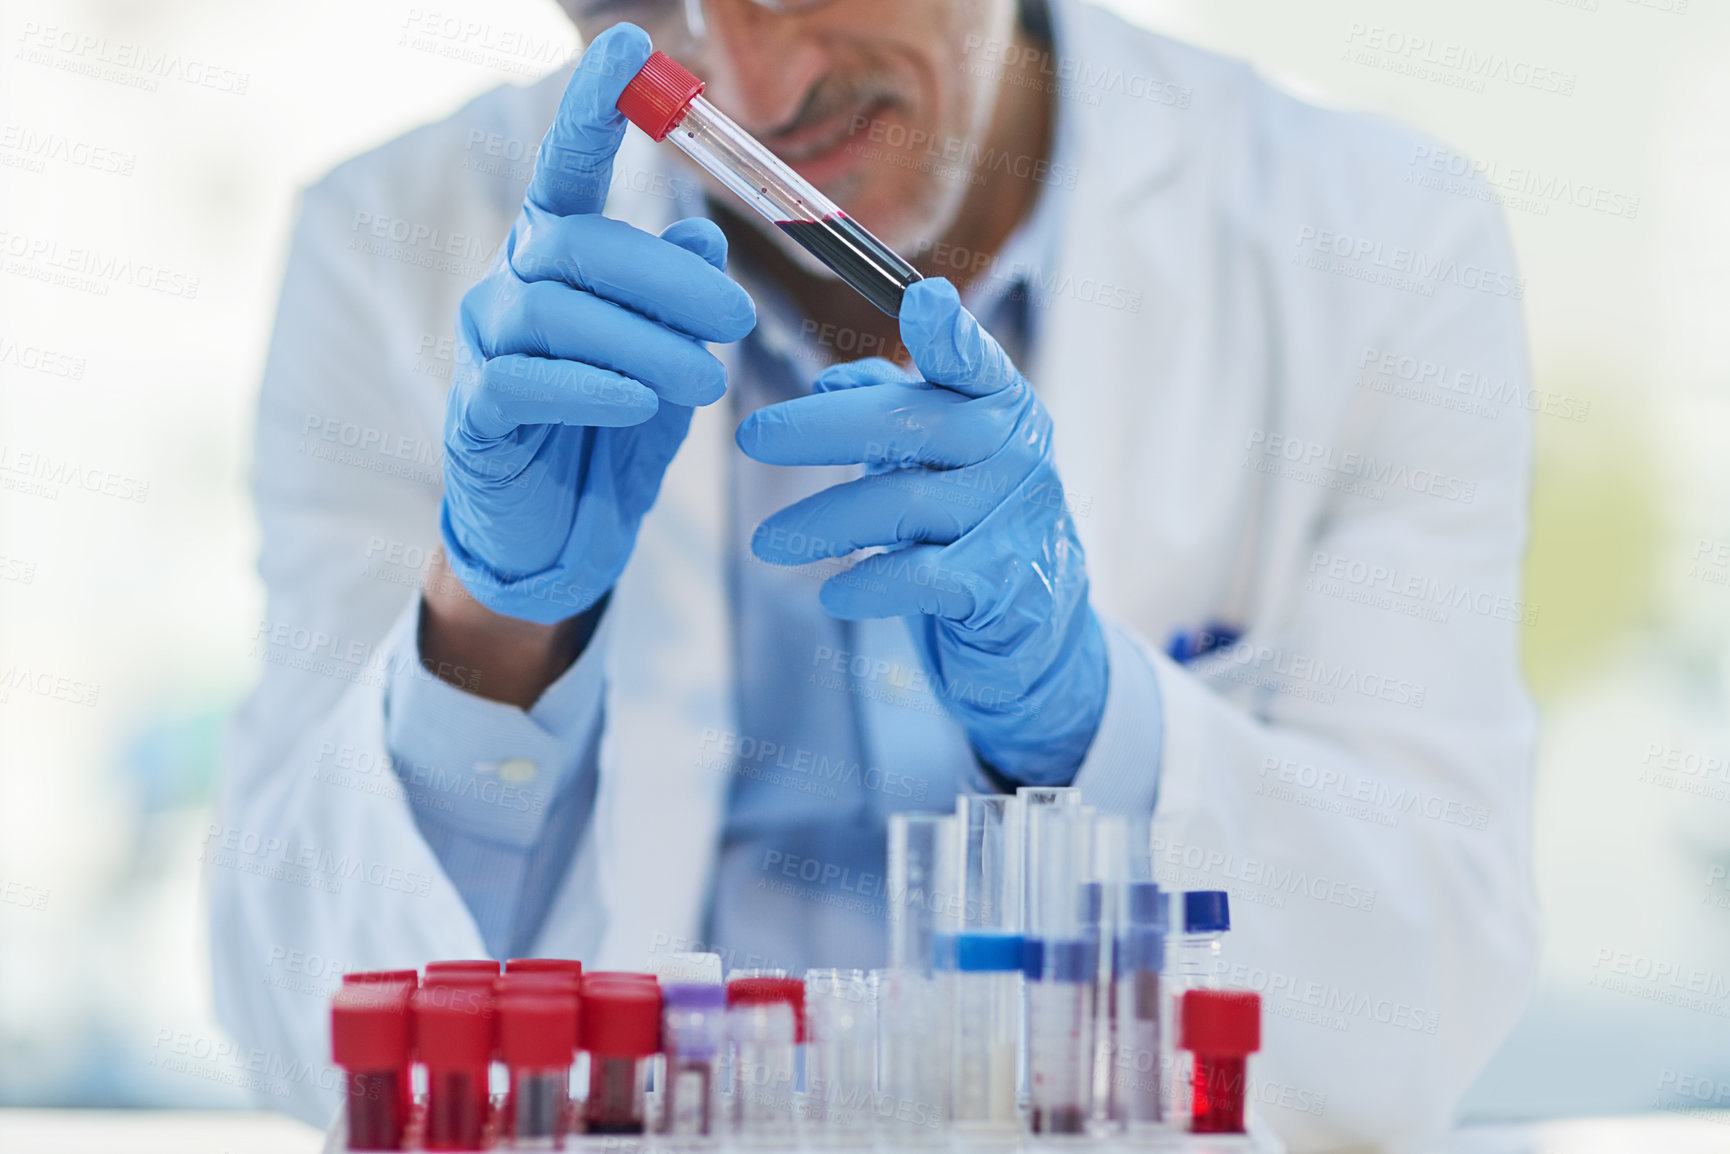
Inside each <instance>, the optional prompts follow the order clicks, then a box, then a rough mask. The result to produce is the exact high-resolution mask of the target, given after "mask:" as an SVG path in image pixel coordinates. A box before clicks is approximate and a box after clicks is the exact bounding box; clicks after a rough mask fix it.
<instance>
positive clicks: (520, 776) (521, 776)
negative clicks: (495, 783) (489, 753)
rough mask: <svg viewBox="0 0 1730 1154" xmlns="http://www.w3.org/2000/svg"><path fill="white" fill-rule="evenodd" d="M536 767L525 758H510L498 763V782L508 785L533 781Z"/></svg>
mask: <svg viewBox="0 0 1730 1154" xmlns="http://www.w3.org/2000/svg"><path fill="white" fill-rule="evenodd" d="M537 769H538V767H537V766H536V765H535V763H534V762H532V761H530V760H529V759H528V758H526V757H511V758H506V759H505V760H504V761H501V762H499V780H500V781H503V782H506V783H507V784H510V785H522V784H523V783H524V782H529V781H533V780H534V779H535V773H536V772H537Z"/></svg>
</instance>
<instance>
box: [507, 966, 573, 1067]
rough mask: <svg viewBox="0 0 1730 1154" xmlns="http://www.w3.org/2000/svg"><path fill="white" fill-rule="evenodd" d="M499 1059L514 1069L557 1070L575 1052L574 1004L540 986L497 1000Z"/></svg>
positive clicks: (519, 989)
mask: <svg viewBox="0 0 1730 1154" xmlns="http://www.w3.org/2000/svg"><path fill="white" fill-rule="evenodd" d="M498 1010H499V1056H500V1057H501V1058H503V1059H504V1060H505V1064H506V1065H507V1066H510V1067H512V1068H513V1069H514V1068H518V1067H530V1068H534V1069H543V1070H544V1069H560V1068H562V1067H565V1066H569V1065H570V1064H571V1056H572V1054H573V1053H575V1051H576V1048H577V1000H576V999H575V998H573V997H571V996H570V995H569V993H568V992H566V993H563V994H561V993H560V991H559V990H557V989H553V988H548V987H546V986H542V987H541V988H540V989H538V990H535V989H529V988H523V987H513V988H511V989H509V990H507V991H505V992H504V993H503V994H501V995H500V996H499V1003H498Z"/></svg>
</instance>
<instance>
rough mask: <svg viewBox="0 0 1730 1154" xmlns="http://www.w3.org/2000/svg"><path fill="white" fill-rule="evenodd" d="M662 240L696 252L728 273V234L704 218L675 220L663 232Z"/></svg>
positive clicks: (693, 217) (687, 250) (688, 217)
mask: <svg viewBox="0 0 1730 1154" xmlns="http://www.w3.org/2000/svg"><path fill="white" fill-rule="evenodd" d="M661 239H662V240H664V241H666V242H667V243H668V244H676V245H678V246H679V247H680V248H682V249H684V250H685V251H686V252H694V253H696V254H697V255H698V256H700V257H702V258H703V259H704V260H706V261H708V262H709V263H710V264H712V265H714V266H715V267H716V268H717V269H720V270H721V271H722V272H726V271H727V234H726V233H724V232H722V231H721V226H720V225H718V224H716V223H715V222H714V221H712V220H710V219H708V218H707V217H702V216H687V217H686V218H685V219H684V220H675V221H674V222H673V223H672V224H669V225H668V226H667V227H666V228H663V229H662V230H661Z"/></svg>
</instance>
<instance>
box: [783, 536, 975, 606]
mask: <svg viewBox="0 0 1730 1154" xmlns="http://www.w3.org/2000/svg"><path fill="white" fill-rule="evenodd" d="M946 550H947V547H946V546H943V545H909V546H908V547H907V548H905V549H896V550H894V551H893V552H889V553H874V554H872V555H871V556H869V557H867V558H865V559H864V560H863V561H861V562H859V563H858V564H857V565H854V566H853V567H852V568H851V569H848V570H847V571H846V572H845V573H837V574H836V575H835V576H833V577H831V578H829V580H827V581H825V582H823V588H822V589H821V590H819V592H818V594H817V599H818V600H819V601H820V602H821V603H822V605H823V608H824V609H827V610H828V611H829V612H830V614H831V615H833V616H835V617H839V618H841V619H842V620H844V621H863V620H866V619H868V618H872V617H912V616H914V615H915V614H920V613H924V614H929V615H931V616H934V617H943V618H947V619H949V620H951V621H965V620H966V619H967V618H968V617H970V616H971V615H972V613H973V610H974V606H975V605H976V604H977V602H978V599H977V597H976V596H975V591H976V590H978V589H979V588H980V586H981V582H980V579H979V578H978V577H977V576H975V575H974V574H972V573H967V572H962V571H959V570H956V569H954V568H952V567H950V566H949V565H948V564H947V554H946Z"/></svg>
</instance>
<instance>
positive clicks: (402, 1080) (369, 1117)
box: [330, 982, 412, 1150]
mask: <svg viewBox="0 0 1730 1154" xmlns="http://www.w3.org/2000/svg"><path fill="white" fill-rule="evenodd" d="M411 996H412V995H411V993H410V989H409V987H408V986H407V985H406V984H404V983H402V982H394V983H392V982H377V983H366V982H358V983H353V984H350V985H346V986H343V987H342V988H341V989H339V990H337V992H336V997H335V999H334V1000H333V1001H332V1003H331V1007H330V1052H331V1061H332V1062H334V1063H336V1065H338V1066H340V1067H342V1069H343V1071H344V1072H345V1073H346V1074H347V1079H346V1081H347V1085H348V1149H350V1150H400V1149H402V1139H403V1130H404V1129H405V1128H406V1127H407V1125H408V1107H409V1038H410V1031H409V999H410V997H411Z"/></svg>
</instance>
